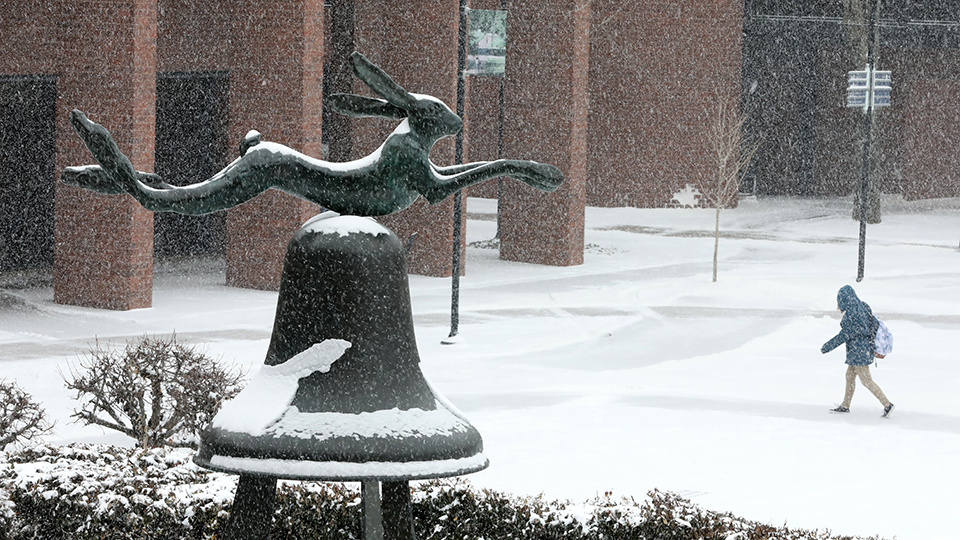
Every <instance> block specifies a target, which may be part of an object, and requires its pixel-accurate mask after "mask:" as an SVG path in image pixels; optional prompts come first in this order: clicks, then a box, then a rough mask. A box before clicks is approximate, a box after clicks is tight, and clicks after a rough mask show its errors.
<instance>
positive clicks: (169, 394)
mask: <svg viewBox="0 0 960 540" xmlns="http://www.w3.org/2000/svg"><path fill="white" fill-rule="evenodd" d="M243 375H244V374H243V373H241V372H233V371H230V370H228V369H227V368H225V367H224V366H223V365H222V364H221V363H220V362H219V361H218V360H215V359H213V358H210V357H208V356H207V355H206V354H204V353H202V352H199V351H197V350H196V348H195V347H193V346H188V345H184V344H182V343H179V342H178V341H177V336H176V334H174V335H172V336H170V337H169V338H159V337H158V338H151V337H148V336H144V337H142V338H140V339H138V340H136V341H134V342H132V343H131V342H127V344H126V347H125V348H124V349H123V350H116V349H111V348H106V349H105V348H102V347H101V346H100V343H99V342H97V343H96V344H95V345H94V346H93V347H91V349H90V351H89V353H88V355H87V356H86V357H84V358H83V359H81V360H80V370H79V371H78V372H76V371H75V370H74V369H73V368H72V367H71V369H70V377H66V376H65V377H64V382H65V384H66V387H67V389H68V390H73V391H75V392H76V398H75V399H77V400H78V401H79V402H80V403H81V405H80V408H79V409H75V410H74V413H73V415H72V416H73V417H74V418H76V419H77V420H78V421H80V422H83V423H84V424H87V425H89V424H96V425H98V426H102V427H106V428H109V429H113V430H116V431H119V432H121V433H123V434H125V435H128V436H129V437H132V438H133V439H134V440H136V441H137V444H138V445H139V446H141V447H144V448H152V447H155V446H161V445H168V446H189V447H196V441H197V435H198V434H199V432H200V430H202V429H203V428H204V427H205V426H206V425H207V424H208V423H209V422H210V420H212V419H213V416H214V415H215V414H216V413H217V411H218V410H219V409H220V405H221V403H222V402H223V400H225V399H230V398H232V397H233V396H235V395H237V394H238V393H239V392H240V388H241V385H240V384H241V381H242V380H243Z"/></svg>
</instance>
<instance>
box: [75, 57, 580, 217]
mask: <svg viewBox="0 0 960 540" xmlns="http://www.w3.org/2000/svg"><path fill="white" fill-rule="evenodd" d="M351 60H352V62H353V70H354V73H355V74H356V76H357V77H358V78H359V79H361V80H362V81H363V82H364V83H366V85H367V86H368V87H369V88H370V90H372V91H373V92H374V93H375V94H377V95H378V96H380V97H381V98H382V99H376V98H369V97H364V96H357V95H352V94H334V95H331V96H330V97H329V100H330V103H331V105H332V106H333V108H334V110H336V111H337V112H340V113H342V114H346V115H351V116H379V117H386V118H396V119H398V120H402V122H401V123H400V125H399V126H397V128H396V129H395V130H394V131H393V133H392V134H390V135H389V136H388V137H387V139H386V141H384V143H383V145H382V146H380V148H378V149H377V150H376V151H374V152H373V153H372V154H370V155H369V156H367V157H365V158H362V159H359V160H356V161H350V162H343V163H332V162H328V161H321V160H319V159H314V158H312V157H309V156H306V155H304V154H301V153H299V152H297V151H295V150H293V149H291V148H289V147H287V146H284V145H281V144H277V143H271V142H266V141H261V140H260V134H259V133H257V132H255V131H251V132H250V133H249V134H247V136H246V137H245V138H244V140H243V141H242V143H241V145H240V154H241V155H240V157H239V158H238V159H236V160H235V161H233V163H231V164H229V165H227V167H226V168H224V169H223V170H222V171H220V172H219V173H217V174H216V175H214V176H213V177H212V178H210V179H209V180H206V181H203V182H199V183H196V184H192V185H188V186H182V187H175V186H171V185H169V184H167V183H165V182H163V180H162V179H161V178H160V177H159V176H157V175H154V174H150V173H143V172H138V171H137V170H135V169H134V167H133V164H132V163H131V162H130V160H129V159H127V157H126V156H124V155H123V154H122V153H121V152H120V149H119V148H118V147H117V144H116V143H115V142H114V140H113V138H112V137H111V135H110V133H109V132H108V131H107V130H106V129H105V128H104V127H103V126H101V125H99V124H97V123H95V122H92V121H91V120H89V119H88V118H87V117H86V115H84V114H83V113H82V112H80V111H78V110H74V111H73V112H72V113H71V114H70V123H71V124H72V125H73V127H74V129H75V130H76V131H77V133H78V134H79V135H80V138H81V139H83V142H84V143H85V144H86V146H87V148H88V149H89V150H90V152H91V153H92V154H93V157H94V158H95V159H96V160H97V162H98V163H99V166H96V165H93V166H86V167H68V168H67V169H66V170H65V171H64V172H63V175H62V176H61V179H62V180H63V181H64V182H66V183H67V184H72V185H76V186H80V187H83V188H86V189H90V190H93V191H96V192H100V193H108V194H119V193H127V194H130V195H131V196H133V197H134V198H135V199H136V200H137V201H139V202H140V204H142V205H143V206H144V207H145V208H147V209H149V210H153V211H155V212H177V213H181V214H206V213H210V212H215V211H218V210H223V209H226V208H231V207H233V206H236V205H238V204H241V203H243V202H245V201H247V200H250V199H252V198H253V197H255V196H257V195H259V194H260V193H262V192H264V191H266V190H267V189H270V188H273V189H278V190H280V191H283V192H286V193H289V194H291V195H294V196H296V197H300V198H302V199H305V200H308V201H310V202H313V203H316V204H319V205H320V206H322V207H324V208H327V209H330V210H333V211H335V212H338V213H341V214H354V215H362V216H379V215H385V214H392V213H394V212H398V211H400V210H403V209H404V208H406V207H408V206H410V205H411V204H413V202H414V201H415V200H416V199H417V198H418V197H419V196H421V195H422V196H423V197H424V198H426V199H427V201H429V202H430V203H437V202H440V201H442V200H443V199H445V198H446V197H448V196H449V195H452V194H453V193H455V192H457V191H458V190H460V189H462V188H465V187H467V186H470V185H472V184H476V183H478V182H482V181H484V180H487V179H489V178H494V177H498V176H510V177H513V178H516V179H518V180H520V181H522V182H525V183H527V184H529V185H530V186H533V187H535V188H537V189H540V190H543V191H553V190H555V189H557V187H559V185H560V184H561V183H562V182H563V175H562V174H561V173H560V171H559V170H558V169H557V168H556V167H554V166H552V165H547V164H541V163H536V162H533V161H520V160H497V161H484V162H476V163H467V164H463V165H453V166H449V167H439V166H437V165H434V164H433V163H432V162H431V161H430V159H429V154H430V149H431V148H432V147H433V145H434V144H435V143H436V142H437V141H438V140H440V139H441V138H444V137H448V136H451V135H455V134H456V133H457V132H458V131H459V130H460V129H461V127H462V125H463V122H462V121H461V120H460V118H459V117H458V116H457V115H456V114H454V113H453V111H451V110H450V108H449V107H447V106H446V105H445V104H444V103H443V102H442V101H440V100H438V99H436V98H434V97H431V96H425V95H419V94H412V93H410V92H407V91H406V90H404V89H403V88H402V87H401V86H400V85H398V84H397V83H396V82H394V81H393V80H392V79H391V78H390V77H389V76H388V75H387V74H386V73H384V72H383V70H381V69H380V68H379V67H377V66H375V65H374V64H373V63H371V62H370V61H369V60H367V58H365V57H364V56H363V55H362V54H360V53H358V52H354V53H353V55H352V56H351Z"/></svg>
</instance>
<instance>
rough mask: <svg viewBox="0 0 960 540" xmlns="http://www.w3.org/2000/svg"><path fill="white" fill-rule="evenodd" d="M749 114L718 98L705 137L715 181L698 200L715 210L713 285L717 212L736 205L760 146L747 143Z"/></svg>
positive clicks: (715, 279) (718, 243)
mask: <svg viewBox="0 0 960 540" xmlns="http://www.w3.org/2000/svg"><path fill="white" fill-rule="evenodd" d="M748 119H749V114H746V113H742V112H741V111H740V107H739V104H737V103H736V102H735V101H734V99H733V98H731V97H727V96H719V95H718V97H717V99H716V104H715V107H714V110H713V118H712V122H711V129H710V131H709V132H708V133H707V136H708V137H709V139H710V146H711V150H712V151H713V164H714V166H715V167H716V169H715V175H716V176H715V178H714V179H713V182H710V183H708V184H707V185H705V186H703V189H702V190H701V191H702V194H701V195H702V197H703V198H705V199H706V200H707V201H708V202H709V203H710V204H712V205H713V206H714V207H715V208H716V209H717V214H716V226H715V228H714V240H713V281H717V254H718V253H719V250H720V210H722V209H724V208H732V207H733V206H734V203H736V201H737V196H738V193H739V191H740V184H741V183H742V182H743V178H744V176H745V175H746V174H747V168H748V167H749V166H750V161H751V160H752V159H753V155H754V153H756V151H757V148H758V147H759V146H760V145H759V143H758V142H755V141H750V140H748V139H749V138H748V136H747V133H746V129H745V128H746V124H747V120H748Z"/></svg>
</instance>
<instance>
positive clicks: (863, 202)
mask: <svg viewBox="0 0 960 540" xmlns="http://www.w3.org/2000/svg"><path fill="white" fill-rule="evenodd" d="M879 2H880V0H875V1H874V2H873V5H872V6H871V9H870V21H869V23H868V25H867V107H866V111H865V112H866V114H864V115H863V118H864V121H863V123H864V127H863V159H862V162H861V172H860V246H859V250H858V255H859V257H858V261H857V282H860V281H863V267H864V259H865V258H866V253H867V197H868V195H869V185H870V128H871V126H872V124H873V77H874V76H873V73H874V69H873V32H874V22H875V19H876V12H877V4H878V3H879Z"/></svg>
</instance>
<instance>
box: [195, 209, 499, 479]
mask: <svg viewBox="0 0 960 540" xmlns="http://www.w3.org/2000/svg"><path fill="white" fill-rule="evenodd" d="M419 364H420V357H419V354H418V352H417V344H416V339H415V336H414V329H413V313H412V311H411V308H410V292H409V286H408V283H407V271H406V262H405V260H404V250H403V246H402V244H401V242H400V240H399V238H397V236H396V235H395V234H393V233H392V232H391V231H390V230H389V229H387V228H385V227H383V226H382V225H380V224H378V223H377V222H376V221H374V220H373V219H371V218H365V217H356V216H340V215H338V214H336V213H333V212H324V213H322V214H320V215H319V216H317V217H315V218H313V219H312V220H310V221H308V222H307V223H306V224H305V225H304V226H303V227H302V228H301V229H300V230H299V231H298V232H297V233H296V234H295V235H294V237H293V239H292V240H291V241H290V244H289V246H288V249H287V255H286V259H285V261H284V267H283V275H282V278H281V282H280V294H279V298H278V302H277V314H276V320H275V322H274V327H273V336H272V338H271V341H270V346H269V349H268V351H267V357H266V360H265V361H264V366H263V367H262V368H261V370H260V372H259V373H257V374H256V376H255V377H254V378H253V380H251V381H250V383H249V384H248V386H247V387H246V388H245V389H244V390H243V391H242V392H241V393H240V394H239V395H238V396H237V397H236V398H234V399H233V400H231V401H228V402H226V403H225V404H224V406H223V408H222V409H221V411H220V412H219V413H218V414H217V416H216V417H215V418H214V420H213V422H212V423H211V425H210V426H209V427H208V428H207V429H206V430H205V431H204V433H203V434H202V436H201V444H200V451H199V452H198V454H197V456H196V457H195V458H194V460H195V461H196V463H197V464H198V465H201V466H203V467H206V468H209V469H213V470H218V471H223V472H229V473H235V474H247V475H262V476H272V477H277V478H286V479H299V480H334V481H363V480H387V481H389V480H413V479H422V478H440V477H447V476H458V475H462V474H467V473H471V472H476V471H479V470H481V469H484V468H486V466H487V465H488V461H487V458H486V457H485V456H484V454H483V441H482V439H481V437H480V433H479V432H478V431H477V430H476V428H474V427H473V426H472V425H471V424H470V422H468V421H467V420H466V418H464V417H463V415H462V414H461V413H460V412H459V411H458V410H457V409H456V408H455V407H454V406H453V405H451V404H450V403H449V402H448V401H446V400H445V399H444V398H443V397H442V396H440V394H438V393H437V392H436V391H435V390H434V389H433V388H431V386H430V384H429V383H428V382H427V381H426V379H425V378H424V376H423V373H422V372H421V371H420V366H419Z"/></svg>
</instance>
